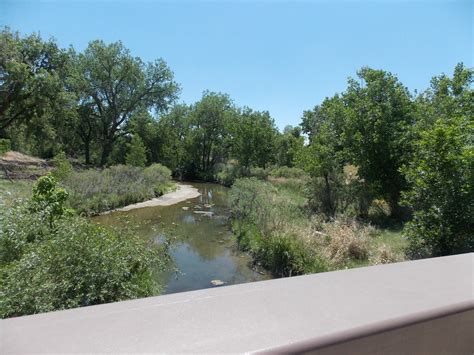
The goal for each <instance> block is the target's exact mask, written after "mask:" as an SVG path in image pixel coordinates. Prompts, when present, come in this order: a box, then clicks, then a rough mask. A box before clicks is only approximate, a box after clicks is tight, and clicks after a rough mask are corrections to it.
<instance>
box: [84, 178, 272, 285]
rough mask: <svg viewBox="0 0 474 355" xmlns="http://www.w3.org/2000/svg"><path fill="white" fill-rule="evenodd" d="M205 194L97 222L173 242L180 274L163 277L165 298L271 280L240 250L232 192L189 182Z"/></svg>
mask: <svg viewBox="0 0 474 355" xmlns="http://www.w3.org/2000/svg"><path fill="white" fill-rule="evenodd" d="M191 185H192V186H194V187H196V188H197V189H199V192H200V193H201V196H199V197H197V198H193V199H190V200H187V201H184V202H180V203H178V204H175V205H171V206H156V207H145V208H139V209H134V210H130V211H127V212H113V213H109V214H105V215H101V216H96V217H94V218H93V221H94V222H96V223H98V224H103V225H112V226H118V227H125V226H128V227H129V228H131V229H133V231H134V232H135V233H137V234H139V235H140V236H141V237H143V238H148V239H151V240H153V241H155V242H156V243H161V242H163V240H168V241H170V244H171V245H170V254H171V257H172V258H173V260H174V267H175V268H176V269H177V272H176V271H167V272H162V273H160V274H159V276H158V277H159V280H158V281H159V283H160V284H161V285H162V286H163V291H162V294H169V293H175V292H183V291H191V290H198V289H203V288H209V287H215V286H214V285H213V284H212V283H211V281H212V280H219V281H222V282H223V283H224V284H225V285H233V284H239V283H245V282H252V281H259V280H266V279H270V278H271V277H270V275H266V274H261V273H258V272H256V271H254V270H252V268H251V258H250V256H248V255H246V254H245V253H241V252H239V251H238V250H237V244H236V240H235V237H234V236H233V235H232V232H231V230H230V226H229V221H228V217H229V212H230V211H229V202H228V193H229V188H227V187H224V186H221V185H217V184H208V183H191Z"/></svg>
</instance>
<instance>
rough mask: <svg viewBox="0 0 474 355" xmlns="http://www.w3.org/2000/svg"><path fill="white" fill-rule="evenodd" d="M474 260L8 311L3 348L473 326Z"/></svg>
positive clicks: (103, 346) (239, 345) (267, 343)
mask: <svg viewBox="0 0 474 355" xmlns="http://www.w3.org/2000/svg"><path fill="white" fill-rule="evenodd" d="M473 261H474V254H472V253H471V254H464V255H457V256H451V257H443V258H434V259H426V260H420V261H411V262H404V263H398V264H390V265H381V266H373V267H367V268H360V269H352V270H344V271H336V272H329V273H321V274H315V275H307V276H300V277H293V278H288V279H278V280H270V281H261V282H256V283H250V284H243V285H236V286H227V287H219V288H214V289H207V290H200V291H193V292H185V293H178V294H172V295H166V296H159V297H151V298H146V299H140V300H134V301H126V302H118V303H112V304H107V305H100V306H91V307H85V308H79V309H74V310H68V311H60V312H51V313H44V314H39V315H33V316H25V317H19V318H12V319H7V320H3V321H1V322H0V353H1V354H9V353H33V352H34V353H72V352H76V353H77V352H80V353H97V352H101V353H119V352H120V353H125V352H126V353H130V352H133V353H143V352H149V353H157V352H167V353H176V352H195V353H196V352H200V353H203V352H207V353H229V352H234V353H235V352H258V351H279V352H283V351H285V350H286V351H292V350H295V351H310V350H311V349H317V348H321V347H324V346H330V345H331V344H332V345H334V344H338V343H339V342H341V341H343V340H344V341H346V340H347V339H350V338H351V334H356V337H357V336H358V337H360V336H362V335H363V334H365V335H366V336H367V335H368V334H369V335H370V334H371V332H373V333H377V332H379V333H380V332H381V331H383V330H384V331H387V330H390V324H392V325H393V328H394V329H400V328H401V327H403V326H404V324H405V325H407V324H413V323H417V322H422V321H424V320H426V319H429V318H430V317H431V318H432V317H433V315H434V317H435V318H436V317H437V319H440V317H441V318H442V316H443V315H444V316H447V317H449V315H450V314H451V313H454V314H457V313H459V312H461V313H462V312H464V313H465V315H466V314H467V323H463V324H473V323H472V315H473V313H472V312H470V311H469V310H471V309H473V308H474V301H473ZM466 312H467V313H466ZM377 329H378V330H377ZM358 332H359V333H358ZM364 332H365V333H364ZM357 334H358V335H357ZM433 334H434V333H433ZM425 340H426V339H425ZM428 340H429V339H428Z"/></svg>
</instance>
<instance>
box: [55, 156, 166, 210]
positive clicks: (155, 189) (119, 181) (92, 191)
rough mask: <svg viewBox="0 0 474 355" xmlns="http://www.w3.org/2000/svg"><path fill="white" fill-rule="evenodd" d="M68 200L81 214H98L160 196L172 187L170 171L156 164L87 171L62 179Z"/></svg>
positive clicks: (119, 166) (118, 166)
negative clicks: (142, 166)
mask: <svg viewBox="0 0 474 355" xmlns="http://www.w3.org/2000/svg"><path fill="white" fill-rule="evenodd" d="M62 185H63V186H64V187H65V188H66V189H67V190H68V191H69V193H70V194H71V198H70V199H69V203H70V205H71V207H72V208H74V209H75V210H77V211H78V212H79V213H85V214H97V213H100V212H103V211H108V210H111V209H114V208H117V207H121V206H125V205H128V204H132V203H136V202H140V201H145V200H149V199H152V198H154V197H157V196H160V195H162V194H163V193H165V192H166V191H168V190H170V189H172V187H173V184H172V183H171V171H170V170H169V169H168V168H166V167H164V166H162V165H160V164H153V165H151V166H149V167H147V168H145V169H142V168H139V167H134V166H126V165H116V166H112V167H110V168H106V169H103V170H93V169H90V170H84V171H79V172H76V173H74V174H71V175H69V176H68V177H67V178H66V179H65V180H63V181H62Z"/></svg>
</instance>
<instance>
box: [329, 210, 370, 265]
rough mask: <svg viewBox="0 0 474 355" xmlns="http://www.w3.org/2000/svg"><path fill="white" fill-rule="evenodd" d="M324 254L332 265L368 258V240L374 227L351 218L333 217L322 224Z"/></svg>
mask: <svg viewBox="0 0 474 355" xmlns="http://www.w3.org/2000/svg"><path fill="white" fill-rule="evenodd" d="M321 233H322V235H323V236H324V238H323V242H322V245H321V246H322V248H323V250H324V254H325V256H326V257H327V259H328V260H329V261H331V263H333V264H334V265H344V264H345V263H347V262H348V261H350V260H359V261H360V260H368V257H369V252H370V241H371V239H372V238H373V237H374V236H375V229H374V228H373V227H371V226H369V225H362V224H360V223H358V222H357V221H355V220H353V219H342V218H339V219H334V220H332V221H330V222H325V223H323V224H322V228H321Z"/></svg>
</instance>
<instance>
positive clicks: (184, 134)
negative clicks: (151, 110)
mask: <svg viewBox="0 0 474 355" xmlns="http://www.w3.org/2000/svg"><path fill="white" fill-rule="evenodd" d="M190 110H191V108H190V107H189V106H187V105H184V104H179V105H175V106H173V107H172V108H171V110H170V111H169V112H168V113H167V114H166V115H163V116H161V117H160V119H159V121H158V127H157V132H156V138H155V142H156V143H154V145H155V148H154V149H155V150H154V151H156V153H154V154H155V155H154V159H156V161H158V162H160V163H162V164H163V165H165V166H167V167H169V168H170V169H171V170H172V171H173V172H174V173H175V174H176V175H178V176H179V177H182V176H183V175H184V174H190V173H191V174H192V171H193V161H192V159H193V158H194V156H193V153H192V146H191V143H192V142H191V137H190V136H191V135H190V129H191V127H190V125H191V123H190V118H189V115H190Z"/></svg>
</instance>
